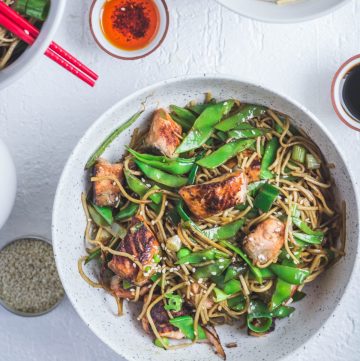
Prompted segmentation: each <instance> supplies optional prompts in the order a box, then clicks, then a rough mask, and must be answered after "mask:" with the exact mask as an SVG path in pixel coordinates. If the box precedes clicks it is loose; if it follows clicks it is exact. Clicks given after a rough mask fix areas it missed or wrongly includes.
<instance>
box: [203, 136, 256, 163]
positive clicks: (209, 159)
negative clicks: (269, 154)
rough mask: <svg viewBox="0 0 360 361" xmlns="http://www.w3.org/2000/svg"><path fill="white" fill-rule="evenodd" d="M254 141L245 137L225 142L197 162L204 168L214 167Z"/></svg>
mask: <svg viewBox="0 0 360 361" xmlns="http://www.w3.org/2000/svg"><path fill="white" fill-rule="evenodd" d="M254 142H255V140H254V139H245V140H237V141H234V142H230V143H226V144H225V145H223V146H222V147H220V148H218V149H217V150H215V151H214V152H213V153H211V154H209V155H208V156H206V157H204V158H202V159H200V160H199V161H197V164H199V165H200V166H202V167H205V168H210V169H212V168H216V167H218V166H219V165H221V164H224V163H225V162H226V161H227V160H229V159H230V158H233V157H235V156H236V154H237V153H240V152H242V151H243V150H245V149H247V148H249V146H250V145H252V144H254Z"/></svg>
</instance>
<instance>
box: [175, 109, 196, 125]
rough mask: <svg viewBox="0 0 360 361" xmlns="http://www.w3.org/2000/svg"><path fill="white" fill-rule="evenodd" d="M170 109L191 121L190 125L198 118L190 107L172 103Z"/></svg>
mask: <svg viewBox="0 0 360 361" xmlns="http://www.w3.org/2000/svg"><path fill="white" fill-rule="evenodd" d="M170 110H171V112H172V113H174V114H176V115H177V116H178V117H179V118H181V119H183V120H185V121H187V122H188V123H191V124H190V126H192V125H193V123H194V122H195V120H196V116H195V115H194V114H193V113H192V112H191V111H190V110H189V109H186V108H181V107H178V106H177V105H170Z"/></svg>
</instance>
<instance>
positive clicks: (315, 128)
mask: <svg viewBox="0 0 360 361" xmlns="http://www.w3.org/2000/svg"><path fill="white" fill-rule="evenodd" d="M209 91H210V92H211V93H212V95H213V96H214V97H215V98H216V99H219V100H221V99H229V98H236V99H239V100H241V101H244V102H248V103H257V104H263V105H265V106H268V107H270V108H273V109H275V110H277V111H280V112H282V113H285V114H288V115H289V116H290V117H291V118H293V121H294V124H295V125H296V126H299V127H301V128H302V129H303V130H305V131H306V132H307V133H308V134H309V135H310V137H311V138H312V139H313V140H314V141H315V142H316V143H317V144H318V145H319V146H320V148H321V150H322V152H323V154H324V156H325V158H326V159H327V161H328V163H333V164H335V168H334V169H331V175H332V177H333V179H334V181H335V185H336V186H335V187H334V188H335V189H334V191H335V193H336V197H337V202H339V203H340V201H345V202H346V205H347V209H348V210H349V211H348V212H347V214H346V228H347V242H346V249H345V252H346V256H345V257H343V258H342V259H341V260H340V261H339V262H338V263H337V264H336V265H335V266H334V267H332V268H330V269H329V270H328V271H327V272H326V273H324V274H323V275H321V276H320V277H319V278H318V279H317V280H316V281H314V282H312V283H311V285H307V286H306V287H305V289H304V291H305V292H306V293H307V297H305V298H304V299H303V300H301V301H300V302H297V303H296V304H295V305H294V306H295V307H296V311H295V312H294V313H293V315H292V317H290V318H289V319H285V320H282V321H279V322H277V324H276V329H275V331H274V332H272V333H271V334H269V335H267V336H266V337H260V338H259V337H251V336H248V335H247V334H246V331H245V330H241V329H239V327H238V326H236V325H234V326H220V327H217V331H218V333H219V336H220V339H221V341H222V343H223V344H226V343H230V342H237V344H238V345H239V347H237V348H229V349H226V354H227V359H228V360H247V361H259V360H267V361H274V360H279V359H281V358H282V357H284V356H286V355H289V354H291V353H293V352H295V350H296V349H298V348H299V347H301V346H302V345H304V344H305V343H306V342H308V341H309V340H310V339H311V338H312V336H314V335H315V334H317V333H319V332H321V329H322V327H323V326H324V324H325V323H326V320H327V319H328V318H329V317H330V315H332V314H333V313H334V312H335V309H336V306H337V305H338V303H339V301H340V299H341V298H342V297H343V295H344V292H345V289H346V286H347V284H348V282H349V280H350V277H351V274H352V271H353V268H354V265H355V261H356V253H357V244H358V238H359V230H358V227H357V224H358V222H359V216H358V202H357V195H356V193H355V191H354V186H353V184H354V182H353V178H352V176H351V174H350V170H348V169H347V166H346V161H345V160H344V158H343V157H342V155H341V152H340V150H339V149H338V148H337V145H336V144H335V142H334V141H333V140H332V137H331V135H330V134H329V133H328V131H327V130H326V128H325V127H324V126H323V125H322V124H321V122H320V121H319V120H318V119H316V117H314V115H313V114H312V113H311V112H309V111H308V110H307V109H305V108H304V107H303V106H301V105H300V104H298V103H296V102H294V101H293V100H290V99H289V98H288V97H286V96H283V95H280V94H278V93H275V92H273V91H272V90H269V89H267V88H264V87H262V86H259V85H254V84H251V83H249V82H245V81H241V80H237V79H234V77H226V76H204V77H193V78H192V77H190V78H189V77H186V78H178V79H173V80H169V81H165V82H162V83H159V84H156V85H153V86H151V87H148V88H145V89H143V90H140V91H138V92H136V93H134V94H133V95H131V96H129V97H127V98H125V99H123V100H122V101H120V102H119V103H117V104H116V105H115V106H114V107H112V108H111V109H110V110H108V111H107V112H106V113H105V114H103V115H102V116H101V117H100V118H99V119H98V120H97V121H96V122H95V123H94V124H93V125H92V127H90V129H89V130H88V131H87V132H86V134H85V135H84V136H83V138H82V139H81V140H80V141H79V143H78V145H77V146H76V148H75V149H74V151H73V152H72V154H71V156H70V158H69V160H68V162H67V164H66V166H65V169H64V171H63V173H62V176H61V179H60V182H59V185H58V189H57V193H56V197H55V204H54V209H53V224H52V232H53V245H54V253H55V259H56V263H57V267H58V270H59V275H60V278H61V280H62V283H63V286H64V288H65V291H66V293H67V295H68V297H69V299H70V301H71V302H72V304H73V306H74V308H75V309H76V311H77V312H78V313H79V315H80V316H81V318H82V319H83V320H84V322H85V323H86V324H87V325H88V326H89V328H90V329H91V330H92V331H93V332H94V333H95V334H96V335H97V336H98V337H99V338H100V339H101V340H102V341H103V342H105V343H106V344H107V345H109V346H110V347H111V348H112V349H113V350H114V351H115V352H117V353H118V354H119V355H121V356H123V357H125V358H126V359H127V360H131V361H135V360H137V361H139V360H142V361H146V360H155V359H156V360H157V361H167V360H169V359H171V360H174V361H187V360H189V361H193V360H194V359H195V356H194V355H196V360H198V361H205V360H206V361H212V360H213V361H217V360H219V358H218V356H216V355H215V354H214V353H213V352H212V351H211V349H210V347H209V346H208V345H203V344H196V345H194V346H191V348H190V349H187V350H184V349H178V350H171V351H164V350H162V349H160V348H158V347H155V346H154V345H153V342H152V340H151V338H150V337H149V336H148V335H146V334H145V332H144V331H143V330H142V328H141V325H140V323H139V322H138V321H137V320H136V316H137V315H138V313H137V312H136V311H135V310H134V307H133V305H132V304H131V303H125V305H124V311H125V312H124V316H123V317H117V316H116V312H117V307H116V302H115V300H114V299H113V297H112V296H110V295H108V294H107V293H106V292H104V290H102V289H95V288H92V287H91V286H89V285H88V284H87V283H86V282H84V280H83V279H82V278H81V276H80V275H79V273H78V269H77V262H78V259H79V258H80V257H82V256H83V255H84V254H85V244H84V229H85V227H86V223H87V219H86V217H85V215H84V213H83V210H82V206H81V200H80V196H81V193H82V192H84V191H86V190H87V189H88V186H89V184H88V179H87V178H88V174H86V173H85V172H84V165H85V164H86V162H87V161H88V159H89V157H90V156H91V155H92V153H93V152H94V151H95V150H96V149H97V147H98V146H99V145H100V144H101V142H102V141H103V140H104V139H105V138H106V137H107V136H108V135H109V134H110V133H111V132H112V131H113V130H114V129H116V128H117V127H118V126H119V125H120V124H121V123H123V122H124V121H125V120H127V119H129V118H130V116H131V115H133V114H134V113H136V112H137V111H138V110H139V109H141V107H142V104H144V102H145V108H146V110H145V111H144V113H143V114H142V115H141V117H140V118H139V119H137V121H136V122H135V123H134V124H133V125H132V126H131V127H130V128H129V129H127V130H126V131H125V132H124V133H122V134H121V136H120V137H118V138H117V139H116V140H115V141H114V142H113V143H112V144H111V146H110V147H109V148H108V149H107V150H106V152H105V153H104V155H103V156H104V158H106V159H108V160H109V161H116V160H118V159H119V158H120V157H121V153H122V152H123V151H124V149H125V148H124V147H125V145H127V144H128V143H129V140H130V135H131V134H132V132H133V131H134V129H135V128H137V127H139V126H141V125H142V124H143V123H144V122H145V121H147V120H148V119H149V117H150V116H151V114H152V112H153V111H154V110H155V109H156V108H158V107H166V106H168V105H169V104H178V105H185V104H187V103H188V102H189V101H190V100H199V101H201V100H203V97H204V93H205V92H209ZM93 263H95V262H93ZM91 267H94V268H91ZM95 267H96V265H91V264H90V267H87V268H86V272H87V274H88V275H89V276H90V277H93V278H95V279H96V274H97V270H96V268H95Z"/></svg>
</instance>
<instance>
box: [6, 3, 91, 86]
mask: <svg viewBox="0 0 360 361" xmlns="http://www.w3.org/2000/svg"><path fill="white" fill-rule="evenodd" d="M0 24H2V25H3V26H4V27H5V28H7V29H8V30H10V31H11V32H12V33H14V34H15V35H16V36H17V37H18V38H20V39H21V40H23V41H25V42H26V43H27V44H29V45H32V44H33V43H34V41H35V39H36V38H37V37H38V35H39V33H40V32H39V30H38V29H37V28H36V27H35V26H34V25H32V24H31V23H29V22H28V21H27V20H26V19H24V18H23V17H22V16H21V15H19V14H18V13H17V12H16V11H14V10H13V9H12V8H10V7H9V6H8V5H6V4H5V3H4V2H2V1H1V0H0ZM45 55H46V56H48V57H49V58H50V59H52V60H53V61H55V62H56V63H58V64H59V65H60V66H62V67H63V68H65V69H66V70H68V71H69V72H71V73H72V74H74V75H75V76H77V77H78V78H80V79H81V80H83V81H84V82H86V83H87V84H89V85H90V86H94V85H95V81H94V80H97V79H98V75H97V74H96V73H94V72H93V71H92V70H91V69H89V68H88V67H87V66H86V65H84V64H83V63H81V62H80V61H79V60H77V59H76V58H74V57H73V56H72V55H71V54H70V53H68V52H67V51H66V50H65V49H63V48H62V47H61V46H60V45H58V44H56V43H55V42H51V44H50V46H49V48H48V49H47V50H46V52H45ZM71 64H72V65H71ZM73 65H74V66H73ZM79 70H80V71H79Z"/></svg>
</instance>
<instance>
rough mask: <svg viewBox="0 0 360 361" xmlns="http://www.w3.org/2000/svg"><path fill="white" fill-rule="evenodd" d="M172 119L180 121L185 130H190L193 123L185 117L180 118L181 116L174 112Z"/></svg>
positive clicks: (171, 114)
mask: <svg viewBox="0 0 360 361" xmlns="http://www.w3.org/2000/svg"><path fill="white" fill-rule="evenodd" d="M170 116H171V119H172V120H174V121H175V122H176V123H178V124H179V125H181V128H182V130H183V132H188V131H189V130H190V129H191V127H192V124H190V123H189V122H188V121H186V120H185V119H183V118H180V117H179V116H177V115H176V114H174V113H170Z"/></svg>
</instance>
